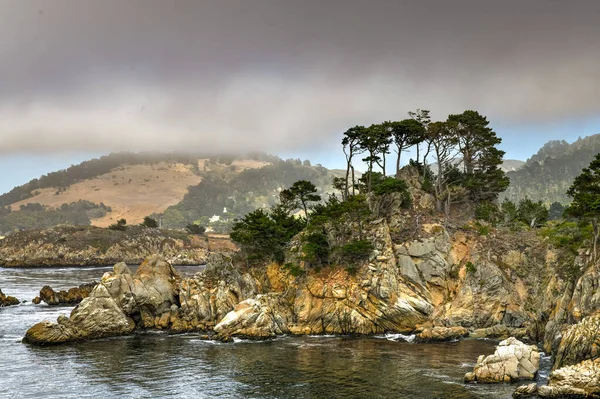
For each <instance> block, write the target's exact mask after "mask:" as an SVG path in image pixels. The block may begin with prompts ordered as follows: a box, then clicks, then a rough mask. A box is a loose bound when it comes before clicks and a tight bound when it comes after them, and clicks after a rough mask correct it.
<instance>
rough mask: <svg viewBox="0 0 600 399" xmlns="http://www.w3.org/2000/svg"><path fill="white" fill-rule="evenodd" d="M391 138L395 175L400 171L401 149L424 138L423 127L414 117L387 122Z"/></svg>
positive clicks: (403, 149)
mask: <svg viewBox="0 0 600 399" xmlns="http://www.w3.org/2000/svg"><path fill="white" fill-rule="evenodd" d="M388 126H389V129H390V133H391V135H392V140H393V142H394V144H395V145H396V153H397V154H398V156H397V158H396V176H398V174H399V173H400V157H401V155H402V151H405V150H406V149H407V148H408V147H410V146H412V145H417V146H418V144H419V142H420V141H422V140H423V139H424V138H425V127H424V126H423V124H422V123H421V122H419V121H417V120H415V119H404V120H402V121H400V122H390V123H389V124H388Z"/></svg>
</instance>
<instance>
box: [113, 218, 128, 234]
mask: <svg viewBox="0 0 600 399" xmlns="http://www.w3.org/2000/svg"><path fill="white" fill-rule="evenodd" d="M108 229H109V230H118V231H125V230H127V220H125V219H119V220H117V223H113V224H111V225H110V226H108Z"/></svg>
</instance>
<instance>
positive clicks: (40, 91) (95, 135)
mask: <svg viewBox="0 0 600 399" xmlns="http://www.w3.org/2000/svg"><path fill="white" fill-rule="evenodd" d="M598 21H600V1H597V0H589V1H537V0H527V1H523V0H519V1H514V0H510V1H482V0H478V1H475V0H474V1H447V0H439V1H422V0H421V1H416V0H415V1H383V0H382V1H375V0H372V1H367V0H338V1H324V0H319V1H317V0H305V1H285V0H273V1H267V0H239V1H230V0H218V1H217V0H215V1H201V0H196V1H175V0H169V1H167V0H164V1H153V0H145V1H143V0H140V1H134V0H112V1H111V0H102V1H96V0H71V1H67V0H39V1H34V0H0V153H5V154H6V153H20V152H40V153H51V152H61V151H113V150H151V149H160V150H182V149H185V150H190V149H199V150H213V151H223V150H230V151H231V150H234V151H237V150H257V149H258V150H266V151H271V152H278V151H290V150H291V149H306V148H308V147H315V146H321V147H327V146H329V145H331V144H332V143H333V142H337V140H338V135H339V133H340V132H341V131H343V130H345V129H346V128H347V127H349V126H352V125H355V124H370V123H373V122H379V121H382V120H386V119H402V118H404V117H405V114H406V111H408V110H411V109H415V108H428V109H431V110H432V113H433V115H434V116H435V117H437V118H443V117H445V115H447V114H448V113H451V112H460V111H462V110H464V109H477V110H480V111H481V112H482V113H484V114H486V115H488V117H489V118H490V119H491V120H492V121H493V122H501V123H508V124H518V123H528V124H531V123H541V122H548V121H552V120H560V119H561V118H566V117H585V116H593V115H598V113H599V110H600V95H598V93H600V72H599V70H600V67H599V65H600V23H598Z"/></svg>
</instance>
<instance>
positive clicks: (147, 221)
mask: <svg viewBox="0 0 600 399" xmlns="http://www.w3.org/2000/svg"><path fill="white" fill-rule="evenodd" d="M142 226H145V227H149V228H151V229H156V228H157V227H158V222H157V221H156V219H152V218H151V217H150V216H146V217H145V218H144V221H143V222H142Z"/></svg>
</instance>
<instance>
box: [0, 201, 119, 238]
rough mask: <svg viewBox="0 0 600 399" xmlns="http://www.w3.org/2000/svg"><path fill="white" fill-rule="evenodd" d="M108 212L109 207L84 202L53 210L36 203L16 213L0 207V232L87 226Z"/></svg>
mask: <svg viewBox="0 0 600 399" xmlns="http://www.w3.org/2000/svg"><path fill="white" fill-rule="evenodd" d="M110 211H111V209H110V207H108V206H106V205H104V204H102V203H101V204H94V203H92V202H90V201H84V200H80V201H77V202H72V203H70V204H62V205H61V206H59V207H58V208H55V209H54V208H49V207H45V206H43V205H41V204H38V203H31V204H26V205H21V206H20V208H19V210H18V211H15V210H13V209H11V207H0V232H4V233H8V232H10V231H15V230H29V229H36V228H47V227H52V226H56V225H59V224H69V225H80V226H87V225H89V224H90V219H93V218H99V217H103V216H104V215H106V214H107V213H108V212H110Z"/></svg>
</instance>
